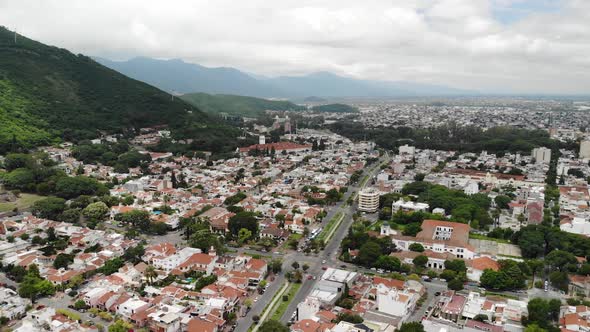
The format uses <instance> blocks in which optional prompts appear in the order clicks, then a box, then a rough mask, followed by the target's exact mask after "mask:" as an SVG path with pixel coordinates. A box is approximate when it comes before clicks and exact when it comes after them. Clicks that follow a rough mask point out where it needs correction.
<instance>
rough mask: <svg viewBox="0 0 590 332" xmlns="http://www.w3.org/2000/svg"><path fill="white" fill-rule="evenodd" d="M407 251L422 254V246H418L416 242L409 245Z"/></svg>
mask: <svg viewBox="0 0 590 332" xmlns="http://www.w3.org/2000/svg"><path fill="white" fill-rule="evenodd" d="M408 249H410V251H415V252H424V246H422V244H420V243H418V242H414V243H412V244H410V246H409V247H408Z"/></svg>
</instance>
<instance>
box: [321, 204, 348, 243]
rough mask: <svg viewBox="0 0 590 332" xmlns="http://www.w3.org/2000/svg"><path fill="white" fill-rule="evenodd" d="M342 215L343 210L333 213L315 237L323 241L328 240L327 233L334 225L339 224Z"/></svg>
mask: <svg viewBox="0 0 590 332" xmlns="http://www.w3.org/2000/svg"><path fill="white" fill-rule="evenodd" d="M343 217H344V212H342V211H338V213H336V215H334V217H332V219H330V221H329V222H328V224H327V225H326V227H324V229H322V232H321V233H320V234H319V235H318V237H317V239H318V240H320V241H321V240H323V241H326V240H328V239H327V238H326V237H327V236H328V234H330V233H331V232H332V230H333V229H334V228H335V227H337V226H338V225H339V224H340V222H341V221H342V219H343Z"/></svg>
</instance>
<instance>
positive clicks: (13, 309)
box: [0, 288, 31, 320]
mask: <svg viewBox="0 0 590 332" xmlns="http://www.w3.org/2000/svg"><path fill="white" fill-rule="evenodd" d="M0 299H2V302H1V303H0V317H6V318H8V319H11V320H12V319H15V318H19V317H22V316H24V315H25V314H26V313H27V310H26V308H27V305H29V304H30V303H31V301H29V300H27V299H23V298H21V297H20V296H18V294H17V293H16V292H15V291H13V290H12V289H10V288H0Z"/></svg>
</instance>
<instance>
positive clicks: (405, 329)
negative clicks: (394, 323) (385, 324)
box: [398, 322, 424, 332]
mask: <svg viewBox="0 0 590 332" xmlns="http://www.w3.org/2000/svg"><path fill="white" fill-rule="evenodd" d="M398 332H424V326H423V325H422V323H420V322H409V323H403V324H402V326H401V327H400V328H399V329H398Z"/></svg>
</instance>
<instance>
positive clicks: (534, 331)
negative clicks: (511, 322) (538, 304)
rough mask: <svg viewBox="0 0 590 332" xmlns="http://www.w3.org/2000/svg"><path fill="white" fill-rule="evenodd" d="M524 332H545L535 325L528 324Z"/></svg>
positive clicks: (545, 331)
mask: <svg viewBox="0 0 590 332" xmlns="http://www.w3.org/2000/svg"><path fill="white" fill-rule="evenodd" d="M524 332H547V330H546V329H543V328H541V327H540V326H539V325H537V324H529V325H527V327H526V328H525V329H524Z"/></svg>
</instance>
